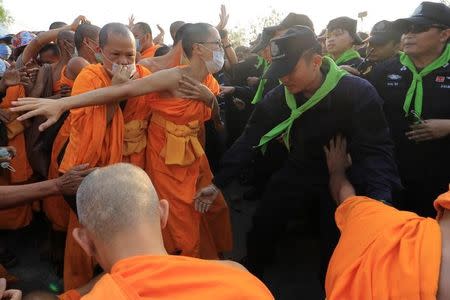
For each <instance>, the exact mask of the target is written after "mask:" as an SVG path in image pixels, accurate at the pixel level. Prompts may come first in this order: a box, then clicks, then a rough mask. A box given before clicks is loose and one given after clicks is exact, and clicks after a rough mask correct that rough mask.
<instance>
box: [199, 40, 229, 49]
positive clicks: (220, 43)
mask: <svg viewBox="0 0 450 300" xmlns="http://www.w3.org/2000/svg"><path fill="white" fill-rule="evenodd" d="M196 43H197V44H200V45H205V44H206V45H208V44H210V45H217V46H219V47H220V48H223V44H222V42H221V41H214V42H196Z"/></svg>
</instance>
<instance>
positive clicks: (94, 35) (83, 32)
mask: <svg viewBox="0 0 450 300" xmlns="http://www.w3.org/2000/svg"><path fill="white" fill-rule="evenodd" d="M99 32H100V27H98V26H95V25H91V24H81V25H80V26H78V28H77V31H75V47H77V50H78V51H79V50H80V48H81V46H82V45H83V41H84V39H85V38H87V39H90V40H92V41H94V42H96V41H97V40H98V34H99Z"/></svg>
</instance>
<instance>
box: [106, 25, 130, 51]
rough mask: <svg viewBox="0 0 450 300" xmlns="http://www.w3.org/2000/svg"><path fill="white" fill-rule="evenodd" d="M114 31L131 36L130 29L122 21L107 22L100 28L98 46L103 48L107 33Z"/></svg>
mask: <svg viewBox="0 0 450 300" xmlns="http://www.w3.org/2000/svg"><path fill="white" fill-rule="evenodd" d="M111 33H114V34H118V35H121V36H124V37H125V36H126V37H131V36H132V34H131V31H130V29H128V27H127V26H125V25H124V24H122V23H108V24H106V25H105V26H103V27H102V29H100V33H99V35H98V41H99V46H100V48H102V49H103V48H104V47H105V46H106V44H107V43H108V38H109V34H111Z"/></svg>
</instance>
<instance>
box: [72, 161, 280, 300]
mask: <svg viewBox="0 0 450 300" xmlns="http://www.w3.org/2000/svg"><path fill="white" fill-rule="evenodd" d="M77 207H78V214H79V219H80V224H81V225H80V227H79V228H76V229H75V230H74V237H75V239H76V240H77V242H78V243H79V244H80V246H81V247H82V248H83V250H84V251H85V252H86V253H88V254H89V255H92V256H95V259H96V260H97V261H98V262H99V263H100V264H101V266H102V268H103V269H104V270H105V272H107V273H106V274H105V275H103V276H102V277H101V279H100V280H99V281H98V282H97V283H96V284H95V285H94V287H93V288H92V290H91V291H90V292H89V293H88V294H87V295H85V296H84V297H83V298H82V299H111V300H116V299H171V300H172V299H173V300H176V299H183V300H186V299H212V298H214V299H224V300H225V299H258V300H265V299H274V298H273V296H272V295H271V293H270V291H269V290H268V289H267V287H265V286H264V284H263V283H262V282H261V281H259V280H258V279H257V278H256V277H254V276H253V275H251V274H250V273H249V272H248V271H247V270H246V269H245V268H244V267H242V266H241V265H239V264H238V263H235V262H230V261H206V260H201V259H196V258H190V257H183V256H171V255H168V254H167V252H166V250H165V249H164V243H163V239H162V236H161V228H163V227H164V226H165V224H166V223H167V218H168V214H169V204H168V202H167V201H166V200H164V199H161V200H159V199H158V196H157V193H156V191H155V189H154V187H153V185H152V183H151V181H150V180H149V178H148V176H147V174H146V173H145V172H144V171H143V170H141V169H139V168H137V167H135V166H132V165H130V164H123V163H122V164H117V165H113V166H109V167H106V168H102V169H98V170H96V171H94V172H93V173H91V174H90V175H89V176H88V177H87V178H86V180H85V181H83V183H82V185H81V186H80V188H79V190H78V194H77ZM105 207H108V209H106V210H105V209H104V208H105ZM117 215H120V218H118V217H117ZM124 245H126V247H124Z"/></svg>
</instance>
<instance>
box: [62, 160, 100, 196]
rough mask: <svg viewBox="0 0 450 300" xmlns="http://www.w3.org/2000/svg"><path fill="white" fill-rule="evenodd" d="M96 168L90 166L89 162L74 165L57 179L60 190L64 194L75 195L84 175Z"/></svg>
mask: <svg viewBox="0 0 450 300" xmlns="http://www.w3.org/2000/svg"><path fill="white" fill-rule="evenodd" d="M94 170H95V168H89V164H84V165H79V166H75V167H73V168H72V169H70V170H69V171H68V172H67V173H65V174H64V175H62V176H60V177H58V178H57V179H56V180H57V185H58V189H59V191H60V192H61V194H63V195H69V196H70V195H75V194H76V193H77V190H78V187H79V186H80V184H81V182H82V181H83V179H84V177H86V176H87V175H89V174H90V173H91V172H92V171H94Z"/></svg>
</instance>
